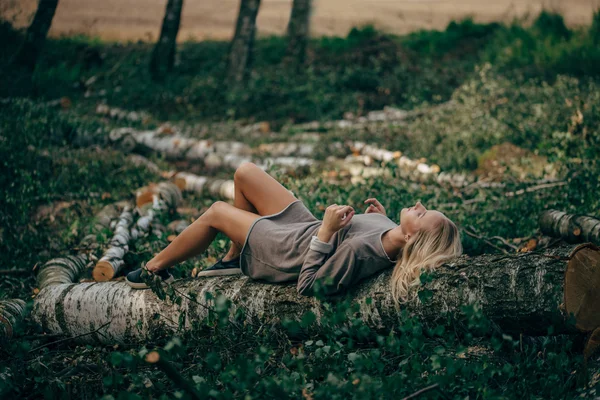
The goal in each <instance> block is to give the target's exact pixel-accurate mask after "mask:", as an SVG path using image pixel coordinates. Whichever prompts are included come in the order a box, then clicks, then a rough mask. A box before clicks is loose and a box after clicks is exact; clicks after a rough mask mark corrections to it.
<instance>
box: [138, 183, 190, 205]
mask: <svg viewBox="0 0 600 400" xmlns="http://www.w3.org/2000/svg"><path fill="white" fill-rule="evenodd" d="M182 201H183V196H182V195H181V189H179V187H178V186H177V185H176V184H174V183H172V182H160V183H158V184H156V183H151V184H150V185H148V186H144V187H142V188H139V189H138V190H136V193H135V204H136V206H137V207H138V208H140V207H142V206H143V205H144V204H147V203H150V204H153V203H156V202H158V203H157V205H156V207H163V208H174V207H177V206H178V205H179V204H181V202H182Z"/></svg>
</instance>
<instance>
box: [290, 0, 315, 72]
mask: <svg viewBox="0 0 600 400" xmlns="http://www.w3.org/2000/svg"><path fill="white" fill-rule="evenodd" d="M311 2H312V1H311V0H294V3H293V5H292V15H291V16H290V22H289V23H288V27H287V37H288V47H287V54H286V58H287V61H288V62H295V63H296V64H297V65H298V66H299V65H302V63H303V62H304V56H305V54H306V44H307V43H308V31H309V27H310V12H311Z"/></svg>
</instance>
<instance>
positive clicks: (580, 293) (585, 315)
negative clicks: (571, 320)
mask: <svg viewBox="0 0 600 400" xmlns="http://www.w3.org/2000/svg"><path fill="white" fill-rule="evenodd" d="M564 294H565V299H564V301H565V310H566V312H567V314H568V315H570V314H573V315H574V316H575V321H576V323H575V326H576V327H577V329H580V330H582V331H585V332H588V331H593V330H594V329H596V328H598V327H600V247H598V246H595V245H593V244H591V243H584V244H582V245H580V246H577V247H576V248H575V249H574V250H573V252H572V253H571V257H570V260H569V264H568V266H567V270H566V272H565V292H564Z"/></svg>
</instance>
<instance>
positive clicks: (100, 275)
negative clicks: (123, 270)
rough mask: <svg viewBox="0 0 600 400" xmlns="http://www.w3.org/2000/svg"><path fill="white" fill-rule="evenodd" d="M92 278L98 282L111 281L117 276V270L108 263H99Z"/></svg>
mask: <svg viewBox="0 0 600 400" xmlns="http://www.w3.org/2000/svg"><path fill="white" fill-rule="evenodd" d="M92 276H93V277H94V280H95V281H96V282H106V281H110V280H111V279H112V278H114V276H115V270H114V268H113V266H112V265H110V263H109V262H108V261H99V262H98V264H96V266H95V267H94V270H93V271H92Z"/></svg>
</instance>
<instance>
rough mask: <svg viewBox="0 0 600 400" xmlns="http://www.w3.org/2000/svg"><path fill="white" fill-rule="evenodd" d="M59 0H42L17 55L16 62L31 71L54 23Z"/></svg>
mask: <svg viewBox="0 0 600 400" xmlns="http://www.w3.org/2000/svg"><path fill="white" fill-rule="evenodd" d="M57 6H58V0H40V1H39V4H38V8H37V11H36V13H35V16H34V17H33V22H31V25H29V28H28V29H27V33H26V34H25V40H24V41H23V45H22V46H21V48H20V49H19V52H18V53H17V55H16V56H15V59H14V63H15V64H17V65H19V66H21V67H24V68H26V69H27V70H29V71H31V72H32V71H33V70H34V69H35V64H36V62H37V59H38V56H39V54H40V51H41V50H42V48H43V47H44V42H45V41H46V36H48V31H49V30H50V25H52V18H54V13H55V12H56V7H57Z"/></svg>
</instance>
